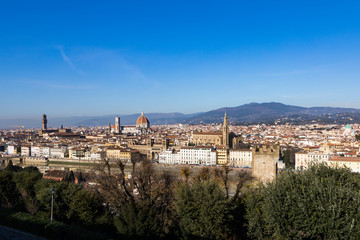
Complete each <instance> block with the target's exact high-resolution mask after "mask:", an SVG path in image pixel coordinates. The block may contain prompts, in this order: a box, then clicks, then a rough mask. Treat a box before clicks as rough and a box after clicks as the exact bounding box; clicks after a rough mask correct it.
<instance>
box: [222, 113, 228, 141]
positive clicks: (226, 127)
mask: <svg viewBox="0 0 360 240" xmlns="http://www.w3.org/2000/svg"><path fill="white" fill-rule="evenodd" d="M223 145H224V146H225V147H229V125H228V119H227V115H226V112H225V116H224V124H223Z"/></svg>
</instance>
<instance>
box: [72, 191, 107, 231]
mask: <svg viewBox="0 0 360 240" xmlns="http://www.w3.org/2000/svg"><path fill="white" fill-rule="evenodd" d="M102 203H103V199H102V198H101V196H100V195H99V194H98V193H97V192H95V191H89V190H86V189H81V190H79V191H77V192H76V193H75V196H74V197H73V199H72V201H71V203H70V206H69V210H70V212H69V216H70V217H71V218H72V219H73V221H75V222H81V223H83V224H85V225H94V224H97V223H98V221H97V220H98V218H99V217H101V216H104V215H105V214H106V211H105V208H104V206H103V205H102Z"/></svg>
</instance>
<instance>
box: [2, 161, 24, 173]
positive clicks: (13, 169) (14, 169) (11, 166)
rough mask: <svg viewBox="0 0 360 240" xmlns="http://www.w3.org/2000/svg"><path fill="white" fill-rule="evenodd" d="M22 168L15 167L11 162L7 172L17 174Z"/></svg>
mask: <svg viewBox="0 0 360 240" xmlns="http://www.w3.org/2000/svg"><path fill="white" fill-rule="evenodd" d="M20 170H21V167H19V166H15V165H14V164H13V162H12V160H9V162H8V165H7V166H6V168H5V171H9V172H17V171H20Z"/></svg>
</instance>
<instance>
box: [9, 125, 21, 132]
mask: <svg viewBox="0 0 360 240" xmlns="http://www.w3.org/2000/svg"><path fill="white" fill-rule="evenodd" d="M9 127H18V128H20V133H21V132H22V130H23V128H24V126H9Z"/></svg>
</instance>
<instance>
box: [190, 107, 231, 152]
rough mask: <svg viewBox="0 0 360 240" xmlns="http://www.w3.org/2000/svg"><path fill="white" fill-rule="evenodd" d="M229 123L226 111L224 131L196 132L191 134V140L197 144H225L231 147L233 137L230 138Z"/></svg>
mask: <svg viewBox="0 0 360 240" xmlns="http://www.w3.org/2000/svg"><path fill="white" fill-rule="evenodd" d="M229 135H230V134H229V125H228V119H227V115H226V112H225V116H224V123H223V126H222V132H194V133H193V134H192V136H191V139H190V142H191V143H192V144H194V145H196V146H225V147H227V148H228V147H230V146H229V143H230V142H231V143H232V139H231V141H230V139H229Z"/></svg>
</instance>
